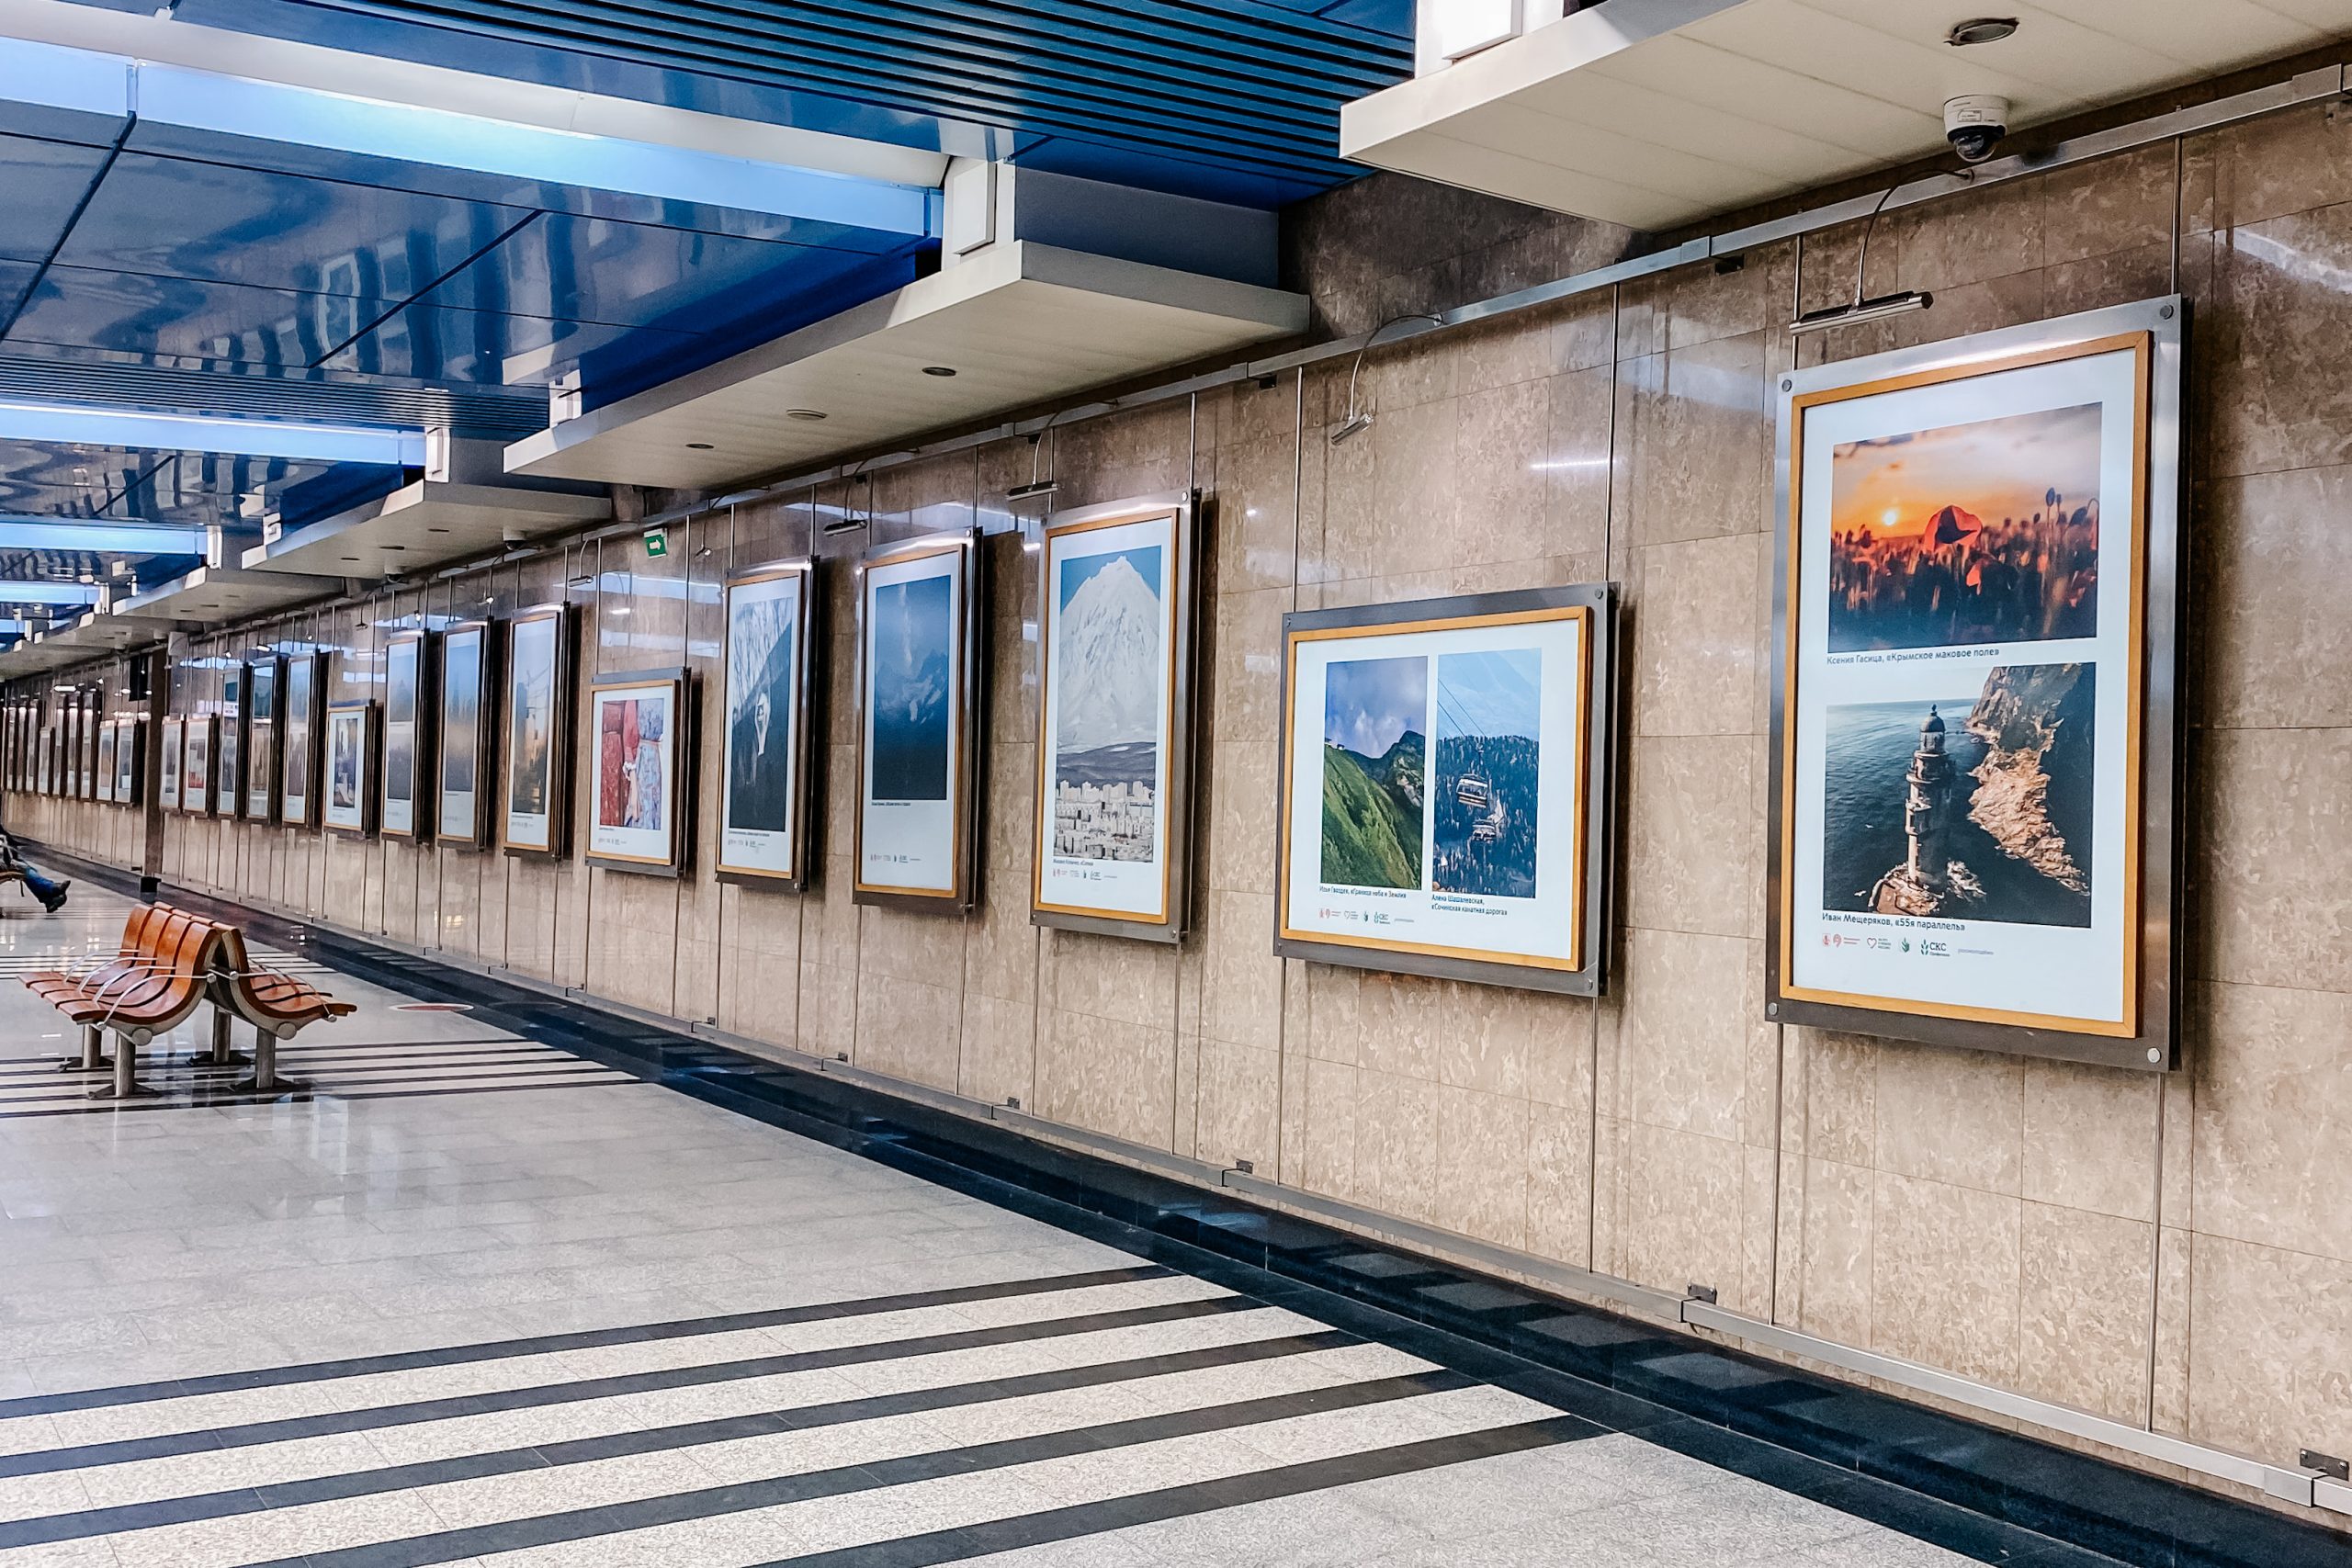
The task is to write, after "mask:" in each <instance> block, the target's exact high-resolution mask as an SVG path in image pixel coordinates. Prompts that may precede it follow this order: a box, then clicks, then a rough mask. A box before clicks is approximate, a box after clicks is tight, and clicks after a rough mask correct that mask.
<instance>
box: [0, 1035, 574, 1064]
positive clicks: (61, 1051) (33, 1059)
mask: <svg viewBox="0 0 2352 1568" xmlns="http://www.w3.org/2000/svg"><path fill="white" fill-rule="evenodd" d="M59 1039H60V1040H61V1041H62V1040H63V1039H64V1036H62V1035H61V1036H59ZM252 1043H253V1042H252V1040H251V1038H250V1037H249V1036H248V1037H247V1038H246V1039H244V1040H243V1041H240V1042H239V1043H238V1046H237V1048H238V1049H239V1050H240V1051H243V1050H245V1049H247V1048H248V1047H249V1046H250V1045H251V1044H252ZM408 1043H410V1042H406V1041H400V1040H359V1041H345V1040H317V1039H313V1040H311V1041H307V1042H300V1043H295V1044H291V1045H280V1046H279V1047H278V1048H277V1054H278V1055H280V1056H288V1055H293V1054H295V1053H296V1052H307V1051H348V1050H357V1049H360V1048H363V1047H379V1046H380V1047H382V1048H384V1049H387V1050H390V1049H394V1048H398V1047H401V1046H404V1045H406V1044H408ZM413 1043H415V1044H416V1045H419V1046H426V1045H430V1046H435V1047H438V1046H443V1045H545V1044H546V1042H544V1041H539V1040H532V1039H528V1038H526V1037H524V1036H519V1035H518V1036H515V1037H513V1038H509V1039H499V1040H419V1041H416V1042H413ZM113 1044H114V1043H113V1041H112V1040H108V1041H107V1055H113ZM203 1049H205V1047H204V1045H203V1044H202V1043H200V1042H191V1041H185V1040H180V1041H174V1042H173V1043H172V1046H171V1050H172V1052H173V1053H174V1054H181V1055H184V1054H186V1053H188V1052H194V1051H202V1050H203ZM547 1049H548V1050H550V1051H556V1050H560V1049H562V1047H560V1046H557V1045H548V1046H547ZM81 1054H82V1049H81V1043H80V1042H79V1041H78V1040H76V1041H74V1042H72V1043H61V1044H60V1045H59V1046H58V1048H57V1049H56V1050H54V1051H51V1053H49V1054H48V1055H45V1056H0V1069H5V1068H9V1067H18V1066H28V1067H33V1068H39V1067H43V1066H49V1067H54V1066H56V1065H57V1064H58V1063H59V1062H60V1061H61V1060H62V1059H63V1058H65V1057H67V1056H79V1055H81Z"/></svg>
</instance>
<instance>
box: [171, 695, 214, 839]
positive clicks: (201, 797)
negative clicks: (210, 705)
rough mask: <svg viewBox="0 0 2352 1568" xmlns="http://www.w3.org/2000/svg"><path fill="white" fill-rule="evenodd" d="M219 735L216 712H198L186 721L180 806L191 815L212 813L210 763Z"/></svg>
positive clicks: (202, 815) (211, 770) (211, 764)
mask: <svg viewBox="0 0 2352 1568" xmlns="http://www.w3.org/2000/svg"><path fill="white" fill-rule="evenodd" d="M219 750H220V716H219V715H218V714H209V713H202V714H198V715H196V716H194V717H192V718H190V719H189V720H188V721H187V760H186V761H184V762H183V763H182V764H181V766H180V809H181V810H182V811H185V812H187V813H188V815H190V816H192V817H209V816H211V815H212V794H213V791H212V778H213V764H214V762H215V761H216V760H217V759H216V756H215V753H216V752H218V751H219Z"/></svg>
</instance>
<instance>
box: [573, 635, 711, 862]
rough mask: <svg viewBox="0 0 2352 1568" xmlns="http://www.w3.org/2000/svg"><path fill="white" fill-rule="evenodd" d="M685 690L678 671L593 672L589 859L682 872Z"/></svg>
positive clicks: (689, 743)
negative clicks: (592, 799) (592, 789)
mask: <svg viewBox="0 0 2352 1568" xmlns="http://www.w3.org/2000/svg"><path fill="white" fill-rule="evenodd" d="M691 690H692V685H691V682H689V680H688V678H687V674H686V671H684V669H683V668H680V669H671V670H633V671H617V672H616V673H613V674H608V675H599V676H597V677H596V680H595V683H594V687H593V688H592V689H591V691H590V694H589V701H590V704H591V708H590V713H589V722H588V744H589V749H590V750H589V778H590V779H591V781H592V783H593V787H594V794H595V804H594V807H593V809H592V812H591V819H590V822H589V825H588V859H589V860H590V861H591V862H592V863H595V864H598V865H609V866H613V867H616V868H617V869H619V870H622V871H641V872H650V873H653V874H660V875H668V876H674V875H676V874H678V873H679V872H681V871H683V870H684V869H685V863H686V846H687V845H688V844H690V843H691V842H692V841H693V840H692V838H691V837H690V836H689V835H688V833H687V831H686V823H687V819H688V818H689V817H690V816H691V815H692V812H693V808H694V794H693V791H694V780H693V778H692V776H691V771H690V769H689V768H688V766H687V762H688V760H689V759H690V758H691V757H692V756H693V755H694V748H693V737H692V735H691V734H690V733H689V730H690V728H691V723H690V721H691V718H692V713H691V711H690V708H689V706H688V701H687V699H688V695H689V694H690V692H691Z"/></svg>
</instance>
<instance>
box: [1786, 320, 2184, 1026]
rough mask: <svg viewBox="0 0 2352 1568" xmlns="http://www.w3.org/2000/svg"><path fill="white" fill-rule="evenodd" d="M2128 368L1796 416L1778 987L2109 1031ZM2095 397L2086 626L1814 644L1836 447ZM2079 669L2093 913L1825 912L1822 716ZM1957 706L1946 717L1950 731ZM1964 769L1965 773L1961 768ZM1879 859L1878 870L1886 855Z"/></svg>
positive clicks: (2133, 438)
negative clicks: (2009, 671)
mask: <svg viewBox="0 0 2352 1568" xmlns="http://www.w3.org/2000/svg"><path fill="white" fill-rule="evenodd" d="M2137 389H2138V367H2137V361H2136V356H2135V355H2133V354H2132V353H2131V351H2130V350H2129V349H2124V350H2120V351H2117V352H2113V353H2108V354H2100V355H2086V356H2083V357H2080V358H2075V359H2068V360H2061V361H2059V362H2057V363H2054V364H2050V365H2038V366H2030V367H2023V368H2020V369H2015V370H2005V371H1999V372H1996V373H1995V374H1992V375H1986V376H1978V377H1973V378H1966V379H1962V380H1957V381H1947V382H1941V383H1938V384H1935V385H1930V386H1925V387H1915V388H1910V389H1905V390H1901V391H1891V392H1883V393H1879V394H1876V395H1873V396H1870V397H1863V398H1855V399H1849V400H1845V401H1840V402H1833V403H1825V404H1820V405H1816V406H1815V407H1813V408H1811V409H1808V410H1807V411H1806V412H1805V414H1804V427H1803V429H1804V451H1803V452H1802V453H1801V454H1795V455H1792V461H1795V462H1801V463H1802V464H1803V468H1802V470H1801V473H1802V480H1801V483H1800V485H1799V489H1798V494H1799V497H1800V499H1801V505H1802V515H1801V517H1800V518H1799V521H1798V534H1797V538H1798V541H1799V549H1800V555H1799V559H1798V567H1797V570H1796V574H1795V577H1796V581H1797V582H1798V583H1799V585H1800V592H1801V593H1802V595H1803V599H1802V603H1801V604H1800V605H1799V606H1798V609H1799V611H1800V615H1799V619H1798V643H1797V649H1796V654H1795V657H1796V671H1797V680H1796V702H1795V705H1794V708H1793V710H1792V713H1791V715H1790V717H1789V725H1790V731H1789V733H1790V736H1791V738H1792V739H1791V744H1792V745H1793V747H1794V748H1795V759H1794V772H1795V789H1794V793H1793V796H1792V806H1793V817H1794V823H1795V831H1794V834H1793V838H1792V854H1791V857H1790V863H1789V865H1788V866H1786V867H1785V868H1784V875H1785V876H1786V878H1787V881H1788V885H1789V887H1790V889H1791V894H1790V897H1791V914H1790V926H1789V931H1790V938H1791V964H1790V973H1789V976H1788V979H1787V984H1788V985H1789V986H1791V987H1802V988H1803V989H1805V990H1812V991H1826V992H1835V993H1839V994H1842V995H1846V996H1853V997H1868V998H1887V999H1889V1000H1892V1001H1894V1002H1897V1003H1904V1002H1925V1003H1930V1004H1934V1005H1937V1006H1939V1007H1946V1008H1962V1009H1973V1010H1993V1011H2000V1012H2014V1013H2025V1014H2032V1015H2037V1016H2041V1017H2046V1018H2058V1019H2066V1020H2079V1021H2091V1022H2101V1023H2115V1024H2120V1023H2121V1022H2123V1021H2124V1015H2125V1001H2126V998H2125V996H2124V991H2123V980H2124V964H2125V949H2126V946H2127V944H2130V943H2134V942H2137V941H2138V940H2139V932H2138V930H2137V924H2136V922H2135V921H2134V920H2133V919H2131V910H2129V909H2128V908H2126V898H2125V895H2126V891H2127V889H2126V881H2125V876H2124V871H2125V864H2124V862H2125V856H2126V851H2127V846H2128V845H2129V843H2130V835H2131V833H2133V832H2135V831H2136V830H2137V824H2136V822H2135V821H2134V820H2133V813H2132V811H2131V798H2132V791H2133V781H2132V780H2131V777H2130V775H2129V772H2128V769H2127V767H2126V759H2127V755H2128V752H2129V750H2130V739H2131V707H2132V704H2133V700H2134V696H2135V694H2134V692H2133V690H2132V682H2131V648H2132V638H2133V635H2134V627H2133V626H2132V616H2131V604H2132V598H2133V595H2134V592H2135V589H2136V586H2137V585H2136V582H2135V574H2136V573H2137V571H2138V570H2139V564H2140V563H2139V561H2138V559H2137V558H2136V557H2135V556H2134V553H2133V549H2132V545H2133V534H2134V528H2133V519H2134V516H2135V512H2136V505H2137V498H2138V495H2139V488H2138V487H2139V479H2140V476H2139V474H2138V472H2137V453H2138V446H2137V422H2138V420H2139V417H2140V416H2139V412H2138V407H2137V397H2136V393H2137ZM2094 402H2095V403H2098V404H2099V405H2100V418H2099V459H2098V467H2099V491H2098V502H2099V540H2098V634H2097V635H2096V636H2095V637H2075V638H2066V639H2059V640H2052V641H2036V642H2016V643H2008V644H1990V645H1985V646H1978V647H1969V648H1964V649H1949V648H1948V649H1932V648H1914V649H1883V650H1872V651H1868V652H1851V653H1838V654H1832V653H1830V652H1829V651H1828V637H1829V632H1828V611H1827V596H1826V588H1825V587H1824V586H1823V585H1825V584H1826V582H1827V581H1828V580H1829V519H1830V507H1831V502H1832V496H1831V476H1830V460H1831V454H1832V452H1833V451H1834V450H1835V449H1836V448H1837V447H1838V446H1839V445H1841V444H1843V443H1846V442H1850V441H1859V440H1863V439H1867V438H1870V437H1873V436H1884V435H1894V434H1904V433H1906V432H1911V431H1922V430H1932V429H1939V428H1941V427H1944V426H1948V425H1955V424H1965V423H1971V422H1973V421H1978V420H1987V419H1996V418H2000V417H2003V416H2005V415H2010V414H2020V413H2031V412H2041V411H2044V410H2050V409H2063V408H2075V407H2079V406H2081V405H2083V404H2086V403H2094ZM2074 663H2088V664H2092V665H2094V666H2096V671H2095V673H2094V676H2093V685H2094V702H2095V707H2094V716H2093V725H2094V737H2095V739H2094V744H2093V756H2094V759H2095V762H2094V767H2093V779H2092V811H2091V824H2092V828H2091V924H2090V925H2089V926H2088V927H2087V928H2081V927H2066V926H2044V925H2023V924H2012V923H2007V922H2000V921H1992V920H1967V919H1946V918H1943V917H1940V916H1939V917H1935V918H1930V919H1917V918H1914V917H1910V916H1902V915H1879V914H1872V913H1870V912H1867V911H1865V910H1863V909H1861V908H1854V909H1852V910H1840V911H1826V910H1825V909H1824V908H1823V907H1822V905H1823V890H1822V883H1823V864H1822V862H1823V855H1824V848H1825V842H1824V837H1825V821H1824V818H1825V812H1826V804H1825V795H1826V748H1825V744H1824V730H1825V728H1826V710H1828V709H1829V708H1831V707H1833V706H1842V705H1847V704H1858V703H1897V702H1917V704H1918V705H1919V706H1920V710H1921V713H1922V715H1923V716H1924V714H1925V711H1926V705H1927V704H1928V703H1929V702H1930V701H1934V700H1936V699H1939V698H1944V697H1948V696H1951V695H1952V694H1956V693H1962V692H1973V691H1975V690H1977V689H1978V688H1980V687H1981V686H1982V685H1983V684H1984V682H1985V676H1986V675H1987V674H1988V673H1989V672H1990V671H1992V670H1994V669H1995V668H1996V667H1997V666H2005V665H2006V666H2009V667H2012V668H2017V667H2023V666H2027V665H2036V664H2074ZM1966 721H1967V713H1966V711H1965V710H1963V711H1962V712H1959V713H1954V714H1949V715H1947V716H1946V722H1947V723H1948V724H1949V725H1950V726H1951V728H1952V729H1953V730H1959V729H1961V728H1963V727H1964V725H1965V723H1966ZM1963 776H1964V775H1963ZM1888 785H1889V791H1890V795H1889V805H1888V807H1887V809H1889V810H1890V811H1894V812H1895V813H1896V814H1897V815H1898V816H1899V815H1900V813H1901V810H1902V803H1901V795H1902V792H1903V787H1904V786H1903V782H1902V780H1901V778H1900V777H1899V776H1898V777H1896V778H1894V779H1891V780H1889V781H1888ZM1889 869H1893V868H1892V867H1891V866H1890V867H1889ZM1906 942H1907V943H1908V946H1907V947H1906V945H1905V944H1906Z"/></svg>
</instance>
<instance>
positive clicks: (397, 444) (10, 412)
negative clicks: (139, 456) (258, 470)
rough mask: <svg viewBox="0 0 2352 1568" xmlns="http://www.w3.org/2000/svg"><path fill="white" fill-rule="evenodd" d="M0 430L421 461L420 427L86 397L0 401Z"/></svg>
mask: <svg viewBox="0 0 2352 1568" xmlns="http://www.w3.org/2000/svg"><path fill="white" fill-rule="evenodd" d="M0 437H8V438H13V439H15V440H18V441H57V442H63V443H66V444H68V445H72V446H131V447H139V448H142V449H144V450H148V451H155V452H219V453H223V454H227V455H230V456H235V457H283V458H285V459H287V460H288V461H289V462H297V463H375V464H380V465H383V466H385V467H389V468H423V467H424V431H422V430H395V429H387V428H383V427H380V426H370V425H357V424H304V423H297V422H294V421H290V420H274V419H269V420H265V419H224V418H217V417H211V416H208V415H204V414H181V413H150V412H146V411H144V410H140V409H117V408H103V407H99V406H97V405H95V404H89V403H22V402H0Z"/></svg>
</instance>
